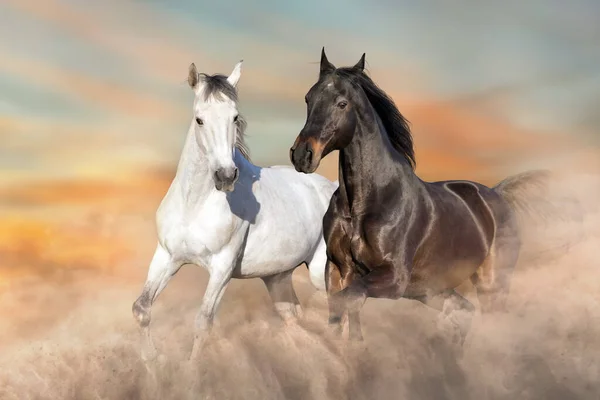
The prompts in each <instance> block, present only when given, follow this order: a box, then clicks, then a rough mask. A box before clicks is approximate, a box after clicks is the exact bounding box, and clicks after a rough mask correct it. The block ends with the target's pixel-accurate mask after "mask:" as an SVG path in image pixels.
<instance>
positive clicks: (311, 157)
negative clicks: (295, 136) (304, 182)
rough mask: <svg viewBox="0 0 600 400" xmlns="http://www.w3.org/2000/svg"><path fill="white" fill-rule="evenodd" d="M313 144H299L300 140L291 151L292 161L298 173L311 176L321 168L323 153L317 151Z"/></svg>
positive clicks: (308, 142) (309, 142) (307, 142)
mask: <svg viewBox="0 0 600 400" xmlns="http://www.w3.org/2000/svg"><path fill="white" fill-rule="evenodd" d="M311 142H312V141H306V142H301V143H298V140H296V143H294V145H293V146H292V148H291V149H290V161H291V162H292V164H293V165H294V168H296V171H298V172H303V173H305V174H311V173H313V172H315V170H316V169H317V167H318V166H319V163H320V161H321V151H320V149H319V150H317V149H315V148H314V146H313V145H312V143H311Z"/></svg>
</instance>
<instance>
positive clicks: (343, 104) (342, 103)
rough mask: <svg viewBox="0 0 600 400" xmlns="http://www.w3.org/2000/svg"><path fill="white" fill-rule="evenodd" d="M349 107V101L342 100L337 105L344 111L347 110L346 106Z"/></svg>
mask: <svg viewBox="0 0 600 400" xmlns="http://www.w3.org/2000/svg"><path fill="white" fill-rule="evenodd" d="M347 105H348V102H347V101H343V100H342V101H340V102H339V103H338V104H337V106H338V107H339V108H341V109H342V110H343V109H344V108H346V106H347Z"/></svg>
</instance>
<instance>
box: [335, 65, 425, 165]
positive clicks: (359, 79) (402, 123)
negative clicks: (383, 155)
mask: <svg viewBox="0 0 600 400" xmlns="http://www.w3.org/2000/svg"><path fill="white" fill-rule="evenodd" d="M332 74H335V75H337V76H339V77H341V78H344V79H347V80H349V81H350V82H351V83H352V84H353V85H354V86H356V87H358V88H360V89H362V90H363V91H364V92H365V94H366V95H367V99H368V100H369V102H370V103H371V105H372V106H373V109H375V112H376V113H377V115H378V116H379V118H380V119H381V122H382V123H383V126H384V128H385V130H386V132H387V134H388V137H389V139H390V142H391V143H392V146H393V147H394V149H396V151H398V152H399V153H400V154H402V155H404V157H405V158H406V159H407V161H408V162H409V164H410V166H411V167H412V168H413V169H414V168H415V166H416V163H417V162H416V159H415V151H414V148H413V139H412V135H411V133H410V127H409V126H408V121H407V120H406V118H404V116H403V115H402V114H400V111H399V110H398V107H396V104H395V103H394V100H392V99H391V98H390V97H389V96H388V95H387V94H386V93H385V92H384V91H383V90H381V89H380V88H379V86H377V84H375V82H373V80H372V79H371V78H369V77H368V76H367V75H366V74H365V73H364V72H362V71H358V70H356V69H354V68H338V69H336V70H335V71H333V72H332Z"/></svg>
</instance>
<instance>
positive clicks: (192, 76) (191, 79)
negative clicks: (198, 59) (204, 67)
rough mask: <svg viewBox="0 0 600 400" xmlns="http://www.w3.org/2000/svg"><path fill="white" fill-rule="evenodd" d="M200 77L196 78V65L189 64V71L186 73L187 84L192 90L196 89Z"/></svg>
mask: <svg viewBox="0 0 600 400" xmlns="http://www.w3.org/2000/svg"><path fill="white" fill-rule="evenodd" d="M199 80H200V77H199V76H198V70H197V69H196V64H194V63H191V64H190V70H189V72H188V84H189V85H190V87H191V88H192V89H196V87H197V86H198V81H199Z"/></svg>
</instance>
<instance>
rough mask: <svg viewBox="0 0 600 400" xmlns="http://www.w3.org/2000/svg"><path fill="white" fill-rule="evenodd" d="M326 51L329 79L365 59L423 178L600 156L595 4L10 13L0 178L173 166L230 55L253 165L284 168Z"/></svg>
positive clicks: (350, 3) (18, 6) (130, 6)
mask: <svg viewBox="0 0 600 400" xmlns="http://www.w3.org/2000/svg"><path fill="white" fill-rule="evenodd" d="M321 46H325V47H326V50H327V52H328V55H329V59H330V60H331V61H332V62H333V63H334V64H336V65H338V66H341V65H348V64H353V63H354V62H356V61H357V60H358V58H359V57H360V55H361V54H362V53H363V52H366V53H367V66H368V69H369V71H370V73H371V75H372V76H373V78H374V79H375V81H376V82H378V83H379V84H380V86H382V87H383V88H384V89H385V90H386V91H387V92H389V93H390V94H391V95H392V96H393V97H394V99H395V100H396V102H397V104H398V105H399V107H400V110H401V111H402V112H403V113H404V114H405V115H406V116H407V117H408V119H409V120H411V122H412V124H413V125H412V127H413V132H414V135H415V138H416V143H417V158H418V159H419V156H421V160H422V162H423V163H425V164H426V165H427V164H428V163H429V165H435V168H440V167H443V166H444V163H446V162H447V163H454V165H463V164H460V163H461V162H464V163H465V164H464V165H463V167H464V169H468V168H471V165H475V166H478V165H483V164H485V162H484V161H485V160H505V161H503V162H505V163H507V162H510V156H507V154H508V155H512V156H513V157H522V156H523V155H526V154H527V153H528V151H527V150H526V149H527V148H528V146H530V147H531V146H532V144H531V143H533V142H532V141H531V140H533V139H530V138H535V140H537V141H540V140H542V141H543V139H540V138H544V137H552V138H553V139H552V140H553V141H554V142H557V143H563V144H564V143H569V144H573V143H578V144H581V145H582V146H584V147H586V146H587V147H590V146H591V147H593V146H597V145H598V143H599V142H600V140H598V135H599V129H598V128H599V127H600V117H599V116H598V115H599V114H598V111H597V110H598V104H599V103H600V69H599V68H598V65H600V3H599V2H597V1H593V0H589V1H583V0H577V1H575V0H574V1H571V2H569V3H568V6H567V3H566V2H564V1H558V0H546V1H540V0H530V1H527V2H523V1H517V0H509V1H504V2H497V1H495V2H491V1H489V2H488V1H486V2H482V1H466V0H463V1H454V2H446V1H428V2H424V1H421V2H416V1H400V0H394V1H391V0H373V1H369V2H365V1H357V0H343V1H342V0H328V1H323V0H303V1H276V0H262V1H258V2H249V1H246V0H238V1H227V0H223V1H210V2H205V1H198V0H169V1H166V0H164V1H158V0H152V1H150V0H146V1H113V0H104V1H101V2H99V1H98V2H92V1H82V0H81V1H74V0H73V1H68V0H43V1H40V0H3V1H2V2H1V3H0V54H1V57H0V139H1V140H0V179H2V180H4V181H5V182H9V183H10V182H13V183H14V182H26V181H31V180H40V179H43V180H51V179H82V178H84V179H87V178H108V179H111V178H114V177H118V176H125V175H127V176H132V175H135V174H139V173H141V172H143V171H147V170H149V169H154V168H158V169H160V168H163V169H169V168H173V167H174V165H175V164H176V162H177V159H178V157H179V152H180V150H181V146H182V144H183V139H184V136H185V133H186V130H187V126H188V124H189V121H190V118H191V114H190V110H191V102H192V93H191V91H190V90H189V88H188V87H187V85H186V84H185V79H186V74H187V68H188V66H189V64H190V63H191V62H195V63H196V65H197V66H198V69H199V70H200V71H203V72H207V73H216V72H222V73H228V72H229V71H230V70H231V68H232V67H233V65H234V64H235V63H236V62H237V61H238V60H240V59H244V66H243V72H242V79H241V82H240V96H241V108H242V111H243V112H244V113H245V114H246V118H247V119H248V122H249V130H248V133H249V135H250V140H249V142H250V146H251V152H252V154H253V155H254V158H255V159H256V160H257V161H258V162H259V163H260V162H264V163H269V162H278V163H287V162H288V161H287V149H288V148H289V146H290V144H291V143H292V142H293V140H294V138H295V136H296V134H297V133H298V132H299V130H300V129H301V127H302V125H303V123H304V118H305V114H304V113H305V108H304V103H303V97H304V94H305V93H306V91H307V90H308V88H309V87H310V86H311V84H312V83H313V82H314V81H315V79H316V76H317V69H318V65H317V64H316V62H317V61H318V60H319V53H320V49H321ZM544 135H545V136H544ZM528 143H529V144H528ZM499 154H500V155H502V157H504V158H502V157H500V155H499ZM505 156H506V157H508V158H506V157H505ZM494 157H496V158H494ZM482 160H483V161H482ZM506 160H509V161H506ZM434 161H437V163H436V164H434ZM500 162H501V161H496V163H500ZM469 163H471V164H469ZM432 168H433V167H432Z"/></svg>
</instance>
